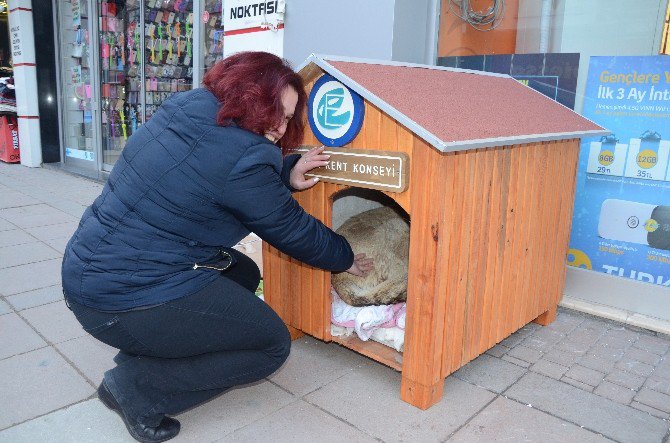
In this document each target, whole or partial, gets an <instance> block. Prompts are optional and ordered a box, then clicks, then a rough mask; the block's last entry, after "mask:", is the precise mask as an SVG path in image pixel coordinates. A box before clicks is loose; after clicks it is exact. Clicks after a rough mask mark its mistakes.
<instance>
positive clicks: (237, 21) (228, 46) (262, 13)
mask: <svg viewBox="0 0 670 443" xmlns="http://www.w3.org/2000/svg"><path fill="white" fill-rule="evenodd" d="M284 3H285V2H284V0H272V1H262V0H227V1H226V2H225V3H224V7H223V29H224V38H225V40H224V42H225V43H224V45H223V55H224V56H228V55H231V54H234V53H236V52H241V51H266V52H270V53H272V54H275V55H278V56H280V57H281V56H283V54H284V6H285V5H284Z"/></svg>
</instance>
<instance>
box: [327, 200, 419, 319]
mask: <svg viewBox="0 0 670 443" xmlns="http://www.w3.org/2000/svg"><path fill="white" fill-rule="evenodd" d="M336 232H337V233H338V234H341V235H343V236H344V237H345V238H346V239H347V240H348V241H349V244H351V247H352V249H353V250H354V253H356V254H358V253H361V252H363V253H365V254H366V256H367V257H370V258H372V259H373V260H374V269H373V270H372V271H371V272H370V273H369V274H368V275H367V277H358V276H355V275H352V274H349V273H347V272H342V273H339V274H333V276H332V284H333V287H334V288H335V290H336V291H337V293H338V294H339V296H340V298H341V299H342V300H344V301H345V302H346V303H348V304H350V305H352V306H368V305H387V304H392V303H399V302H403V301H405V300H407V269H408V266H409V223H408V222H407V221H406V220H405V219H403V218H402V217H401V216H400V215H398V213H397V212H396V211H395V210H394V209H393V208H390V207H387V206H384V207H381V208H377V209H371V210H369V211H365V212H361V213H360V214H358V215H354V216H353V217H351V218H350V219H348V220H347V221H345V222H344V224H342V226H340V228H339V229H337V231H336Z"/></svg>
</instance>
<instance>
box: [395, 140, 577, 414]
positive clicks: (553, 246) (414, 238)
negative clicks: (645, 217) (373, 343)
mask: <svg viewBox="0 0 670 443" xmlns="http://www.w3.org/2000/svg"><path fill="white" fill-rule="evenodd" d="M415 143H416V145H415V146H416V147H417V148H419V147H421V146H422V145H423V144H424V142H423V141H421V140H419V139H417V140H415ZM424 152H430V151H429V150H426V149H425V148H422V149H415V150H414V155H413V157H412V161H413V163H412V174H413V176H414V181H413V182H412V183H411V185H410V186H411V188H410V189H411V190H412V208H411V210H412V214H413V215H414V217H413V218H412V223H411V228H410V270H409V288H408V302H407V328H406V332H405V334H406V335H405V353H404V365H403V377H405V376H406V377H407V378H408V380H407V383H409V384H410V385H411V384H412V382H416V383H420V384H421V389H416V391H417V392H420V391H421V390H422V389H423V390H424V391H426V390H428V391H429V390H430V387H431V386H433V385H437V384H438V383H439V382H440V379H442V378H444V377H445V376H447V375H448V374H450V373H452V372H454V371H455V370H457V369H458V368H460V367H461V366H463V365H464V364H465V363H467V362H468V361H470V360H472V359H474V358H475V357H477V356H478V355H480V354H482V353H483V352H485V351H486V350H487V349H489V348H491V347H492V346H494V345H495V344H496V343H498V342H500V341H501V340H503V339H504V338H506V337H508V336H509V335H510V334H512V333H513V332H514V331H516V330H518V329H519V328H521V327H523V326H524V325H525V324H527V323H529V322H530V321H532V320H534V319H535V318H536V317H538V316H539V315H540V314H542V313H543V312H545V311H547V310H550V309H552V308H555V307H556V305H557V304H558V301H559V300H560V297H561V294H562V289H563V284H564V278H565V254H566V252H567V249H568V237H569V232H570V226H571V218H572V204H573V198H574V186H575V175H576V165H577V159H578V155H579V141H578V140H568V141H560V142H549V143H543V144H528V145H515V146H509V147H501V148H488V149H477V150H474V151H465V152H457V153H451V154H442V155H439V156H435V155H426V154H423V153H424ZM419 171H420V172H419ZM419 173H421V174H422V175H423V179H422V180H417V175H418V174H419ZM431 182H432V183H436V184H437V183H439V184H440V186H439V189H435V185H433V186H432V188H429V186H430V185H429V183H431ZM438 195H442V196H443V197H444V198H442V199H438V198H436V197H437V196H438ZM417 214H424V215H423V216H421V217H419V216H417ZM431 295H432V296H431ZM403 382H405V380H403ZM408 388H409V386H408ZM415 388H416V387H415ZM409 390H410V391H411V388H410V389H409ZM421 395H426V396H428V397H430V396H432V395H438V393H430V392H424V393H423V394H421ZM407 400H408V401H410V402H411V403H413V404H416V403H422V402H428V403H430V401H429V400H416V399H411V398H409V399H407Z"/></svg>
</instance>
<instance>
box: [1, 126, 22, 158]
mask: <svg viewBox="0 0 670 443" xmlns="http://www.w3.org/2000/svg"><path fill="white" fill-rule="evenodd" d="M0 160H2V161H3V162H5V163H18V162H20V161H21V154H20V151H19V125H18V123H17V121H16V116H13V115H0Z"/></svg>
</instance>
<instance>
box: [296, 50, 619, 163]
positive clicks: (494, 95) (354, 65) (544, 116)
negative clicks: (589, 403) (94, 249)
mask: <svg viewBox="0 0 670 443" xmlns="http://www.w3.org/2000/svg"><path fill="white" fill-rule="evenodd" d="M310 60H311V61H312V62H315V63H317V64H318V65H319V66H320V67H321V68H322V69H324V70H326V71H327V72H329V73H330V74H331V75H333V76H334V77H335V78H337V79H338V80H339V81H341V82H342V83H344V84H346V85H347V86H349V87H350V88H351V89H353V90H355V91H356V92H358V93H359V94H361V95H362V96H363V97H364V98H365V99H367V100H370V101H371V102H372V103H373V104H375V105H377V106H379V107H380V108H382V110H383V111H385V112H387V113H390V114H391V115H392V116H393V117H395V118H396V119H397V120H398V121H400V122H401V123H403V124H406V125H407V126H408V128H409V129H410V130H413V131H414V132H416V133H417V135H419V136H422V137H423V136H425V135H426V134H422V133H421V132H422V129H423V132H424V133H425V132H427V133H429V134H428V135H431V134H432V136H434V137H430V136H428V137H424V138H426V140H427V141H428V142H429V143H431V144H433V145H434V146H436V147H437V148H438V149H440V150H458V149H468V148H475V147H482V146H501V145H509V144H517V143H528V142H534V141H541V140H555V139H567V138H579V137H582V136H593V135H601V134H605V133H607V131H605V130H604V129H603V128H602V127H600V126H598V125H596V124H595V123H593V122H591V121H590V120H587V119H585V118H583V117H581V116H580V115H579V114H577V113H575V112H574V111H572V110H571V109H568V108H567V107H565V106H563V105H561V104H559V103H557V102H555V101H554V100H552V99H550V98H547V97H545V96H544V95H542V94H540V93H539V92H537V91H535V90H533V89H531V88H529V87H527V86H525V85H522V84H521V83H519V82H518V81H516V80H514V79H513V78H511V77H509V76H503V75H500V74H490V73H479V72H476V71H464V70H457V69H445V68H435V67H432V68H431V67H428V66H419V65H398V64H384V62H376V61H372V62H364V61H337V60H333V59H328V58H319V57H317V56H312V57H310V59H308V62H307V65H305V66H308V65H309V61H310ZM342 74H343V75H342ZM380 100H381V102H380ZM394 110H395V113H396V114H397V113H400V114H402V115H401V116H400V118H399V116H398V115H393V113H392V112H389V111H394ZM402 116H404V117H405V118H402ZM412 122H414V123H416V125H412ZM407 123H409V124H407ZM412 126H415V127H414V128H413V127H412ZM417 126H418V127H417ZM435 139H439V140H435Z"/></svg>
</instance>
